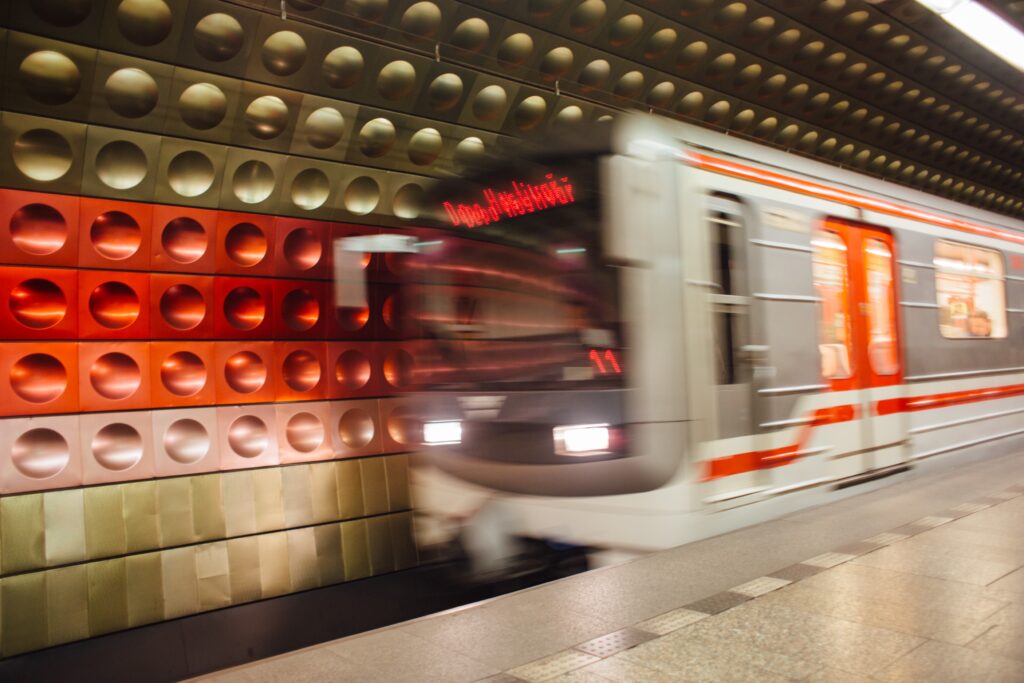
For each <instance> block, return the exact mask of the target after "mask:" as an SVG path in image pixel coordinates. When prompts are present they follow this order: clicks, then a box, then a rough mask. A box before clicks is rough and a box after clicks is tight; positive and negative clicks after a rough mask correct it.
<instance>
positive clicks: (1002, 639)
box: [206, 454, 1024, 683]
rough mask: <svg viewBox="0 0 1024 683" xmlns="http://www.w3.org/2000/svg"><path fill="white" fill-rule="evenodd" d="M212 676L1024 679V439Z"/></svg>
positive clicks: (596, 682) (566, 682) (230, 679)
mask: <svg viewBox="0 0 1024 683" xmlns="http://www.w3.org/2000/svg"><path fill="white" fill-rule="evenodd" d="M206 680H212V681H217V682H218V683H234V682H266V683H269V682H272V681H360V682H361V681H386V682H392V681H395V682H402V681H417V682H420V681H488V682H491V683H514V682H515V681H561V682H563V683H570V682H576V683H606V682H607V681H622V682H629V683H634V682H647V681H652V682H662V681H664V682H668V681H758V682H768V681H793V680H799V681H834V682H836V683H845V682H847V681H849V682H851V683H852V682H855V681H929V682H931V681H957V682H958V683H959V682H960V681H1015V682H1017V681H1024V455H1019V454H1014V455H1003V456H999V457H991V458H986V459H982V460H975V461H973V462H961V463H952V464H950V465H947V466H941V467H933V468H930V469H928V470H926V471H923V472H916V471H915V472H911V473H910V474H909V475H907V476H904V478H902V479H901V480H899V481H897V482H895V483H893V484H891V485H889V486H884V487H881V488H878V489H875V490H873V491H870V492H867V493H863V494H860V495H855V496H851V497H849V498H846V499H844V500H841V501H839V502H836V503H833V504H829V505H826V506H820V507H817V508H813V509H808V510H803V511H801V512H798V513H795V514H791V515H788V516H786V517H783V518H780V519H777V520H773V521H769V522H765V523H763V524H759V525H757V526H754V527H749V528H747V529H743V530H740V531H736V532H733V533H729V534H725V535H722V536H719V537H716V538H711V539H707V540H704V541H700V542H696V543H691V544H688V545H686V546H680V547H679V548H675V549H672V550H668V551H664V552H660V553H654V554H651V555H647V556H643V557H641V558H638V559H635V560H632V561H629V562H626V563H623V564H620V565H615V566H611V567H604V568H601V569H598V570H594V571H590V572H586V573H583V574H579V575H576V576H572V577H569V578H567V579H562V580H559V581H556V582H553V583H549V584H545V585H542V586H538V587H535V588H531V589H528V590H524V591H520V592H518V593H512V594H509V595H506V596H502V597H499V598H494V599H492V600H487V601H484V602H481V603H477V604H474V605H468V606H465V607H461V608H457V609H455V610H450V611H448V612H444V613H440V614H436V615H432V616H429V617H424V618H421V619H417V620H413V621H409V622H405V623H403V624H396V625H394V626H391V627H388V628H384V629H379V630H377V631H373V632H370V633H366V634H361V635H358V636H352V637H348V638H343V639H340V640H336V641H332V642H328V643H323V644H320V645H317V646H314V647H310V648H307V649H304V650H301V651H298V652H294V653H289V654H286V655H282V656H279V657H275V658H272V659H267V660H262V661H259V662H254V663H251V664H248V665H244V666H241V667H236V668H233V669H229V670H225V671H222V672H218V673H216V674H213V675H211V676H208V677H207V678H206Z"/></svg>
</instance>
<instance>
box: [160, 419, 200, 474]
mask: <svg viewBox="0 0 1024 683" xmlns="http://www.w3.org/2000/svg"><path fill="white" fill-rule="evenodd" d="M210 445H211V444H210V433H209V432H208V431H207V430H206V427H204V426H203V425H202V423H201V422H198V421H197V420H193V419H191V418H187V417H186V418H182V419H180V420H175V421H174V422H172V423H171V425H170V426H169V427H168V428H167V431H166V432H164V452H166V453H167V455H168V456H169V457H170V458H171V460H173V461H174V462H176V463H178V464H179V465H194V464H195V463H197V462H199V461H200V460H202V459H203V458H205V457H206V456H207V454H208V453H209V452H210Z"/></svg>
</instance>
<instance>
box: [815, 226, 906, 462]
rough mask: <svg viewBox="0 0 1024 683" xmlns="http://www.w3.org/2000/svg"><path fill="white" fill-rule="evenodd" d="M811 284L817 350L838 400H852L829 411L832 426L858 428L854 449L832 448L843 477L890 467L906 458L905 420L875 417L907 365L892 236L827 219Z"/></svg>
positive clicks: (817, 240) (897, 389)
mask: <svg viewBox="0 0 1024 683" xmlns="http://www.w3.org/2000/svg"><path fill="white" fill-rule="evenodd" d="M812 246H813V248H814V252H813V253H814V259H813V269H814V284H815V288H816V289H817V291H818V296H819V297H820V298H821V319H820V332H819V339H818V349H819V352H820V358H821V372H822V376H823V378H824V379H825V381H826V382H828V383H829V385H830V387H831V389H832V391H833V392H843V393H844V395H845V396H847V397H848V400H846V401H839V402H838V404H842V405H838V404H837V405H836V406H834V407H831V408H830V409H831V410H832V413H831V414H830V415H829V416H828V421H830V422H842V421H846V420H853V421H854V423H855V424H856V429H857V430H858V432H859V434H858V436H859V439H858V442H859V443H857V444H835V445H836V450H835V453H836V455H837V458H839V459H840V460H843V461H845V462H846V466H841V467H839V468H838V469H839V471H840V473H842V474H844V475H851V474H856V473H858V472H864V471H872V470H878V469H883V468H886V467H891V466H893V465H896V464H898V463H900V462H902V461H903V460H904V458H905V453H904V445H905V439H906V422H905V419H904V417H903V416H902V415H899V414H896V415H887V416H882V417H879V416H877V415H876V413H877V411H876V410H875V406H876V405H877V403H878V401H879V400H882V399H886V398H892V397H894V396H895V395H896V394H897V393H898V392H900V391H901V387H902V382H903V359H902V353H901V344H900V328H899V320H898V313H897V311H898V309H897V299H896V258H895V249H894V243H893V237H892V234H891V233H890V232H889V231H887V230H884V229H881V228H877V227H874V226H869V225H862V224H858V223H853V222H849V221H842V220H838V219H827V220H825V221H824V223H823V224H822V225H821V227H819V228H817V229H816V231H815V234H814V236H813V239H812Z"/></svg>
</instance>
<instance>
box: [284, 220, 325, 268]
mask: <svg viewBox="0 0 1024 683" xmlns="http://www.w3.org/2000/svg"><path fill="white" fill-rule="evenodd" d="M283 251H284V258H285V260H286V261H287V262H288V265H290V266H291V267H292V268H295V269H296V270H309V269H310V268H312V267H313V266H315V265H317V264H318V263H320V257H321V256H323V244H321V241H320V237H319V236H318V235H317V234H316V233H315V232H313V231H312V230H310V229H309V228H296V229H295V230H292V231H291V232H290V233H288V236H287V237H285V238H284V248H283Z"/></svg>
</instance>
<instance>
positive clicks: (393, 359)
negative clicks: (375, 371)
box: [384, 349, 413, 389]
mask: <svg viewBox="0 0 1024 683" xmlns="http://www.w3.org/2000/svg"><path fill="white" fill-rule="evenodd" d="M412 369H413V359H412V354H410V353H409V352H408V351H406V350H404V349H395V350H394V351H391V352H390V353H388V355H387V356H385V357H384V379H386V380H387V382H388V384H390V385H391V386H393V387H394V388H396V389H401V388H403V387H407V386H409V383H410V382H411V381H412Z"/></svg>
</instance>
